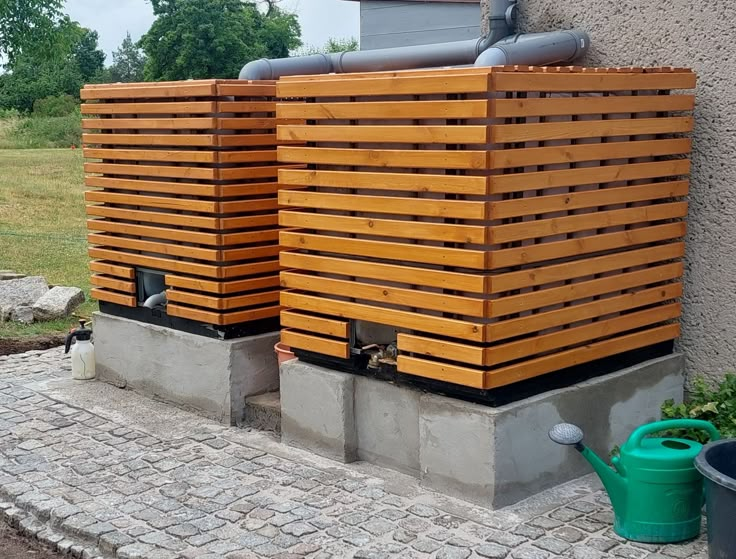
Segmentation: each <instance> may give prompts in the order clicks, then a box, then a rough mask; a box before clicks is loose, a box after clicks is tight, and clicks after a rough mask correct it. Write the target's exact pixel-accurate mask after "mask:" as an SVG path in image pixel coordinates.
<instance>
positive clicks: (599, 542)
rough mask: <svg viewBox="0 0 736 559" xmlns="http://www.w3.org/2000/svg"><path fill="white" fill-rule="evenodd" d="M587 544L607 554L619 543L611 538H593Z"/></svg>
mask: <svg viewBox="0 0 736 559" xmlns="http://www.w3.org/2000/svg"><path fill="white" fill-rule="evenodd" d="M586 544H587V545H588V546H589V547H592V548H593V549H596V550H598V551H603V552H606V551H608V550H609V549H613V548H614V547H616V546H617V545H618V542H616V541H614V540H612V539H610V538H591V539H589V540H588V541H587V542H586Z"/></svg>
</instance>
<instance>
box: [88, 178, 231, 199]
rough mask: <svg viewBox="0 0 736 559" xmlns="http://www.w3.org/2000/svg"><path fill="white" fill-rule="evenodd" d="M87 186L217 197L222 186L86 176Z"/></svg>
mask: <svg viewBox="0 0 736 559" xmlns="http://www.w3.org/2000/svg"><path fill="white" fill-rule="evenodd" d="M84 184H85V185H86V186H91V187H97V188H109V189H115V190H136V191H141V192H155V193H161V194H180V195H182V196H204V197H215V196H217V195H218V189H219V188H220V187H218V186H216V185H212V184H199V183H186V182H168V181H157V180H143V179H123V178H119V177H99V176H92V175H89V176H86V177H84Z"/></svg>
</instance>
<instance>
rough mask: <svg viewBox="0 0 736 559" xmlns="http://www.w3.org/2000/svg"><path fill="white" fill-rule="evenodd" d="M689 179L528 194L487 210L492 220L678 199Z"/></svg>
mask: <svg viewBox="0 0 736 559" xmlns="http://www.w3.org/2000/svg"><path fill="white" fill-rule="evenodd" d="M688 188H689V183H688V181H669V182H655V183H650V184H641V185H636V186H621V187H616V188H599V189H597V190H588V191H581V192H569V193H566V194H552V195H548V196H531V197H527V198H517V199H514V200H504V201H501V202H491V203H490V206H491V209H490V213H491V217H492V218H493V219H506V218H509V217H518V216H523V215H540V214H544V213H550V212H559V211H570V210H578V209H582V208H593V207H599V206H606V205H609V204H623V203H629V202H642V201H645V200H657V199H660V198H677V197H681V196H686V195H687V193H688Z"/></svg>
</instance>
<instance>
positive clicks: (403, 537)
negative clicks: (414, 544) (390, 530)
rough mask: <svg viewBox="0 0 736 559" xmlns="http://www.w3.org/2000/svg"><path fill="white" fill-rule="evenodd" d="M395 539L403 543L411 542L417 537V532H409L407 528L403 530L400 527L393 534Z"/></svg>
mask: <svg viewBox="0 0 736 559" xmlns="http://www.w3.org/2000/svg"><path fill="white" fill-rule="evenodd" d="M393 538H394V540H396V541H397V542H401V543H409V542H411V541H414V540H415V539H416V538H417V535H416V534H413V533H412V532H407V531H406V530H403V529H402V528H399V529H398V530H396V531H395V532H394V534H393Z"/></svg>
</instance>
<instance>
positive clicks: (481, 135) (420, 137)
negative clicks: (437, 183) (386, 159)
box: [276, 125, 488, 144]
mask: <svg viewBox="0 0 736 559" xmlns="http://www.w3.org/2000/svg"><path fill="white" fill-rule="evenodd" d="M276 137H277V138H278V139H279V140H298V141H302V142H376V143H384V142H386V141H390V142H392V143H409V144H483V143H486V142H487V141H488V127H487V126H440V125H437V126H421V125H415V126H401V125H395V126H336V125H325V126H310V125H301V126H300V125H290V126H279V127H278V132H277V133H276Z"/></svg>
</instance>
